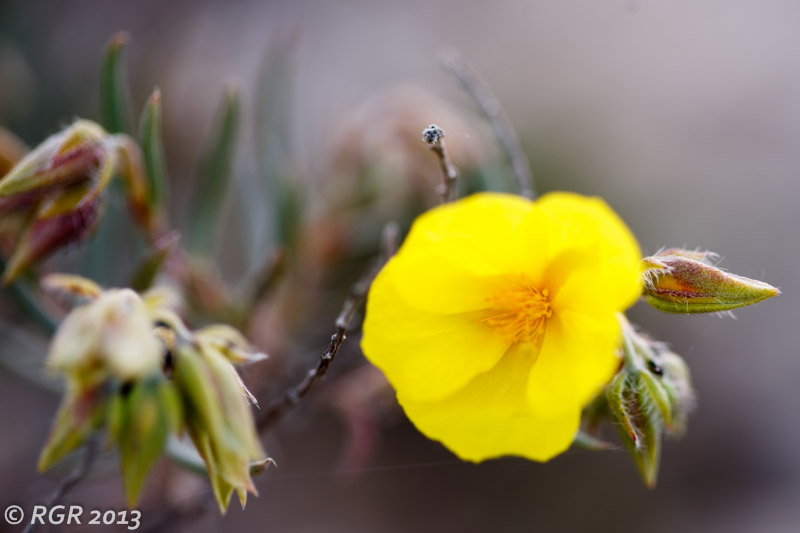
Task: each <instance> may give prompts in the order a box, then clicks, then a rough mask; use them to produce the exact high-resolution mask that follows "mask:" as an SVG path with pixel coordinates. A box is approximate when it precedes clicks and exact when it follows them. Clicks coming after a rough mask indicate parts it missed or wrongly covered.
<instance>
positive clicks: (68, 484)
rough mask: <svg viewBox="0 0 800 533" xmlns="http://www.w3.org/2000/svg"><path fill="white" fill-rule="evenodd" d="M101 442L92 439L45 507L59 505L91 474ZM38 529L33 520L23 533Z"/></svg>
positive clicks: (48, 498) (49, 497)
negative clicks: (81, 457)
mask: <svg viewBox="0 0 800 533" xmlns="http://www.w3.org/2000/svg"><path fill="white" fill-rule="evenodd" d="M99 452H100V440H99V439H98V438H96V437H92V438H90V439H89V440H88V441H87V443H86V447H85V449H84V455H83V460H82V461H81V462H80V463H79V464H78V465H77V466H76V467H75V469H74V470H73V471H72V472H70V473H69V475H68V476H67V477H65V478H64V479H62V480H61V483H59V485H58V487H57V488H56V490H55V491H53V493H52V494H50V496H48V497H47V501H46V502H45V507H47V508H48V509H49V508H52V507H53V506H54V505H58V504H59V503H61V501H62V500H63V499H64V498H65V497H66V496H67V494H68V493H69V492H70V491H71V490H72V489H74V488H75V487H76V486H77V485H78V484H79V483H80V482H81V481H83V479H84V478H85V477H86V476H87V475H88V474H89V471H90V470H91V469H92V466H94V463H95V461H97V458H98V457H99V455H100V453H99ZM34 527H36V522H35V521H33V520H31V522H30V523H29V524H28V526H27V527H26V528H25V529H24V531H23V533H30V532H31V531H33V529H34Z"/></svg>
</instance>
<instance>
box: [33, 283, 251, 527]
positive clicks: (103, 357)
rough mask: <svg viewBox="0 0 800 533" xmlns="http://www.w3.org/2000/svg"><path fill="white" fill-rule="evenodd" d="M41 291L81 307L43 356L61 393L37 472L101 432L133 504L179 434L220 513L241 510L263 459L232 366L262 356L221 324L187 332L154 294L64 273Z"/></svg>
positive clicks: (244, 391)
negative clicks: (196, 458)
mask: <svg viewBox="0 0 800 533" xmlns="http://www.w3.org/2000/svg"><path fill="white" fill-rule="evenodd" d="M43 285H44V286H45V287H46V288H48V289H50V290H57V291H59V292H61V293H67V294H71V295H72V296H73V297H74V298H76V299H77V300H78V301H81V302H84V303H83V304H82V305H79V306H78V307H76V308H75V309H74V310H73V311H72V312H71V313H70V314H69V315H68V316H67V318H66V319H65V320H64V321H63V323H62V324H61V326H60V327H59V329H58V331H57V333H56V336H55V338H54V340H53V343H52V345H51V348H50V353H49V355H48V367H49V368H50V369H52V370H54V371H56V372H59V373H61V374H63V375H64V376H65V378H66V380H67V392H66V395H65V397H64V399H63V401H62V404H61V407H60V408H59V412H58V414H57V416H56V420H55V422H54V425H53V429H52V431H51V434H50V437H49V439H48V441H47V443H46V444H45V447H44V449H43V450H42V454H41V457H40V460H39V468H40V470H46V469H48V468H50V467H51V466H52V465H53V464H55V463H56V462H57V461H59V460H60V459H61V458H62V457H64V455H66V454H67V453H69V452H70V451H72V450H73V449H75V448H77V447H78V446H79V445H81V444H82V443H83V442H84V441H85V440H86V439H87V438H88V437H89V435H90V434H91V433H93V432H94V431H95V430H97V429H100V428H103V427H105V428H106V429H107V434H108V442H109V445H112V444H113V445H116V446H117V447H118V448H119V452H120V459H121V465H122V474H123V478H124V485H125V490H126V495H127V498H128V504H129V505H131V506H133V505H135V504H136V502H137V501H138V497H139V493H140V491H141V488H142V484H143V483H144V480H145V478H146V476H147V473H148V472H149V470H150V468H151V467H152V466H153V464H154V463H155V461H156V459H157V458H158V457H159V456H160V454H161V452H162V450H163V449H164V446H165V445H166V442H167V438H168V437H169V436H170V435H179V434H181V433H183V432H185V433H186V434H188V436H189V437H190V438H191V440H192V441H193V443H194V445H195V446H196V448H197V450H198V452H199V453H200V455H201V456H202V458H203V460H204V461H205V464H206V468H207V470H208V474H209V479H210V481H211V485H212V488H213V490H214V495H215V497H216V499H217V502H218V503H219V506H220V509H221V511H223V512H224V511H225V510H226V509H227V506H228V502H229V501H230V497H231V495H232V493H233V492H234V491H236V492H237V493H238V495H239V498H240V500H241V503H242V505H244V504H245V501H246V495H247V492H252V493H256V489H255V486H254V485H253V482H252V479H251V477H250V471H251V470H250V469H251V463H255V464H256V465H261V464H262V463H263V461H264V460H265V454H264V451H263V449H262V448H261V444H260V442H259V440H258V436H257V434H256V431H255V424H254V420H253V415H252V412H251V409H250V402H254V401H255V399H254V398H253V396H252V394H250V392H249V391H248V390H247V388H246V387H245V385H244V383H243V382H242V380H241V378H240V377H239V374H238V373H237V372H236V369H235V368H234V366H233V364H234V363H236V364H240V363H248V362H252V361H257V360H260V359H263V358H264V357H265V356H264V355H263V354H260V353H258V352H257V351H256V350H254V349H253V347H252V346H250V345H249V344H248V343H247V341H246V340H245V339H244V337H243V336H242V335H241V334H240V333H239V332H238V331H236V330H235V329H234V328H231V327H229V326H224V325H214V326H209V327H207V328H205V329H202V330H199V331H196V332H192V331H190V330H189V329H188V328H186V326H185V325H184V324H183V322H182V321H181V319H180V318H179V317H178V316H177V315H176V314H175V313H174V312H173V311H172V310H171V309H169V308H168V307H165V306H164V302H168V301H170V298H165V297H164V295H163V294H159V293H158V292H157V291H156V292H152V293H145V294H143V295H139V294H137V293H136V292H134V291H132V290H130V289H108V290H103V289H101V288H100V287H98V286H97V285H96V284H94V283H93V282H91V281H89V280H85V279H83V278H79V277H77V276H65V275H51V276H48V277H47V278H46V279H45V280H44V281H43ZM265 464H266V463H265Z"/></svg>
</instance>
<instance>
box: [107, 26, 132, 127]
mask: <svg viewBox="0 0 800 533" xmlns="http://www.w3.org/2000/svg"><path fill="white" fill-rule="evenodd" d="M128 39H129V35H128V33H127V32H124V31H121V32H117V33H115V34H114V35H113V36H112V37H111V40H110V41H109V43H108V45H107V46H106V49H105V51H104V52H103V61H102V63H101V65H100V114H101V117H102V122H103V127H105V129H106V130H107V131H108V132H109V133H130V131H131V129H130V125H131V104H130V89H129V87H128V80H127V76H126V73H125V67H124V65H123V63H122V51H123V50H124V48H125V45H126V44H127V43H128Z"/></svg>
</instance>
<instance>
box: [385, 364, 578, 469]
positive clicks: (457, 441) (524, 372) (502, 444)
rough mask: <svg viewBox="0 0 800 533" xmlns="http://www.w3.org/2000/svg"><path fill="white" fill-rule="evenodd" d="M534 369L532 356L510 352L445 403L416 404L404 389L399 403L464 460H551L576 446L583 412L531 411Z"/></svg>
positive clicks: (431, 435) (422, 428)
mask: <svg viewBox="0 0 800 533" xmlns="http://www.w3.org/2000/svg"><path fill="white" fill-rule="evenodd" d="M530 366H531V354H530V353H529V352H527V351H525V350H521V349H516V348H514V349H510V350H508V352H507V353H506V354H505V355H504V357H503V358H502V360H501V361H500V362H499V363H498V364H497V365H496V366H495V367H494V368H492V369H491V370H490V371H488V372H485V373H483V374H481V375H479V376H477V377H475V378H474V379H473V380H472V381H470V382H469V384H468V385H466V386H465V387H464V388H463V389H461V390H459V391H458V392H456V393H455V394H453V395H451V396H449V397H447V398H445V399H443V400H440V401H437V402H415V401H413V400H411V399H410V398H408V397H407V395H406V394H405V392H406V391H405V390H404V389H401V390H399V391H398V400H399V401H400V403H401V405H402V406H403V408H404V409H405V411H406V414H407V415H408V417H409V419H410V420H411V421H412V422H413V423H414V425H416V426H417V428H418V429H419V430H420V431H421V432H422V433H424V434H425V435H426V436H427V437H428V438H431V439H434V440H437V441H440V442H441V443H442V444H444V445H445V446H446V447H447V448H449V449H450V450H451V451H452V452H453V453H455V454H456V455H458V456H459V457H460V458H462V459H464V460H468V461H476V462H478V461H482V460H485V459H491V458H494V457H502V456H505V455H516V456H521V457H526V458H528V459H533V460H536V461H547V460H548V459H550V458H552V457H554V456H555V455H558V454H559V453H561V452H563V451H564V450H566V449H567V448H568V447H569V446H570V444H571V443H572V441H573V439H574V437H575V433H576V432H577V430H578V425H579V422H580V408H579V407H575V406H573V408H572V409H571V410H562V412H560V413H557V414H537V413H535V412H534V411H532V410H531V409H530V407H529V403H528V401H527V397H526V389H527V381H528V375H529V374H530Z"/></svg>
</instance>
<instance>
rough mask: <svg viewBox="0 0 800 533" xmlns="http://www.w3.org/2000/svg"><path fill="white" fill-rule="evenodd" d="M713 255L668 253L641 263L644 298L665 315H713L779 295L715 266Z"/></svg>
mask: <svg viewBox="0 0 800 533" xmlns="http://www.w3.org/2000/svg"><path fill="white" fill-rule="evenodd" d="M714 257H715V256H714V254H712V253H710V252H695V251H691V250H680V249H668V250H664V251H662V252H659V253H657V254H656V255H654V256H650V257H645V258H644V259H643V260H642V282H643V284H644V298H645V300H646V301H647V303H649V304H650V305H651V306H653V307H655V308H656V309H658V310H659V311H663V312H666V313H714V312H720V311H730V310H732V309H736V308H738V307H745V306H747V305H752V304H755V303H758V302H760V301H762V300H766V299H767V298H771V297H773V296H776V295H778V294H780V291H779V290H778V289H776V288H775V287H773V286H771V285H769V284H767V283H764V282H762V281H756V280H753V279H749V278H745V277H742V276H737V275H734V274H728V273H727V272H725V271H724V270H721V269H719V268H717V267H715V266H713V265H712V264H711V263H712V260H713V258H714Z"/></svg>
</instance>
